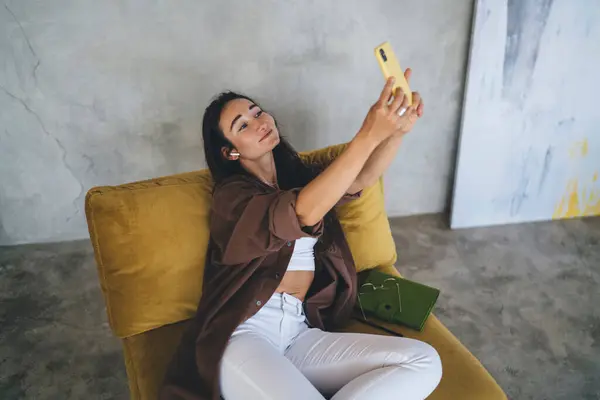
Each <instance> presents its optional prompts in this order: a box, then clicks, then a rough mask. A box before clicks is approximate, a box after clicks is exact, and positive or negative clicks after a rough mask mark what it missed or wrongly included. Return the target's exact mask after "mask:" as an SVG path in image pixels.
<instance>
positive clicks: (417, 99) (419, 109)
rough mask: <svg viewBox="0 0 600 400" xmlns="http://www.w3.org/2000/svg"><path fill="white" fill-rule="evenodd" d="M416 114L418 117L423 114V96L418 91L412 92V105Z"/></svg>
mask: <svg viewBox="0 0 600 400" xmlns="http://www.w3.org/2000/svg"><path fill="white" fill-rule="evenodd" d="M412 106H413V107H414V109H415V112H416V113H417V116H418V117H419V118H420V117H421V116H422V115H423V111H424V104H423V98H422V97H421V94H420V93H419V92H413V105H412Z"/></svg>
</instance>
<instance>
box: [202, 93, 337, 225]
mask: <svg viewBox="0 0 600 400" xmlns="http://www.w3.org/2000/svg"><path fill="white" fill-rule="evenodd" d="M235 99H246V100H248V101H251V102H252V103H254V104H256V105H257V106H259V107H260V105H259V104H258V103H257V102H256V101H254V100H253V99H251V98H250V97H248V96H245V95H243V94H240V93H235V92H232V91H228V92H223V93H221V94H219V95H217V96H216V97H215V98H214V100H213V101H212V102H211V103H210V104H209V105H208V107H206V110H205V111H204V118H203V120H202V139H203V142H204V156H205V158H206V163H207V164H208V169H209V170H210V173H211V175H212V178H213V180H214V182H215V185H218V184H219V183H221V182H222V181H223V180H225V179H227V178H229V177H230V176H232V175H236V174H245V175H248V174H249V172H247V171H246V170H245V169H244V167H242V165H241V163H240V162H239V160H238V161H232V160H227V159H226V158H225V157H223V153H222V151H221V149H222V148H223V147H226V148H229V149H231V148H232V147H233V145H232V143H231V142H230V141H229V140H227V138H226V137H225V135H224V134H223V131H222V130H221V128H220V127H219V121H220V119H221V112H222V111H223V108H224V107H225V105H226V104H227V103H228V102H230V101H232V100H235ZM260 109H261V110H264V108H262V107H260ZM273 119H275V117H273ZM275 126H276V127H277V130H278V131H280V130H279V125H278V124H277V120H275ZM280 132H281V131H280ZM273 158H274V159H275V168H276V169H277V183H278V184H279V187H280V188H281V189H282V190H289V189H293V188H299V187H304V186H306V185H307V184H308V183H309V182H310V181H311V180H313V179H314V178H315V177H316V176H317V175H318V174H319V173H320V172H321V171H322V168H321V167H319V166H317V165H311V164H307V163H305V162H303V161H302V159H301V158H300V156H299V155H298V152H297V151H296V150H294V148H293V147H292V145H291V144H290V143H289V142H288V141H287V140H286V139H285V138H284V137H283V136H281V135H280V141H279V144H278V145H277V146H275V148H274V149H273ZM332 218H334V211H333V210H331V211H329V212H328V213H327V215H326V216H325V224H326V225H328V224H329V223H330V222H331V219H332Z"/></svg>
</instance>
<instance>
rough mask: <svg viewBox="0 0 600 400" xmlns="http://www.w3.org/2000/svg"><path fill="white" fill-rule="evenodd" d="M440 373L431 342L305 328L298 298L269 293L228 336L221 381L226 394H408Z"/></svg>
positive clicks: (315, 398)
mask: <svg viewBox="0 0 600 400" xmlns="http://www.w3.org/2000/svg"><path fill="white" fill-rule="evenodd" d="M441 377H442V364H441V362H440V358H439V356H438V354H437V352H436V351H435V349H434V348H433V347H431V346H430V345H428V344H426V343H424V342H421V341H418V340H414V339H408V338H403V337H394V336H379V335H366V334H360V333H331V332H324V331H322V330H320V329H316V328H309V327H308V325H307V324H306V322H305V316H304V312H303V310H302V303H301V302H300V300H298V299H297V298H295V297H294V296H291V295H289V294H287V293H284V294H278V293H275V294H274V295H273V297H271V299H270V300H269V301H268V302H267V304H265V305H264V306H263V308H261V309H260V310H259V311H258V313H256V314H255V315H254V316H253V317H252V318H250V319H248V320H247V321H246V322H244V323H243V324H241V325H240V326H239V327H238V328H237V329H236V330H235V332H234V333H233V335H232V336H231V339H230V341H229V344H228V345H227V348H226V349H225V353H224V355H223V359H222V362H221V381H220V384H221V393H222V394H223V397H224V398H225V400H254V399H256V400H270V399H272V400H323V399H324V395H326V396H331V395H333V397H332V398H331V399H332V400H350V399H352V400H363V399H369V400H379V399H381V400H385V399H403V400H412V399H424V398H426V397H427V396H428V395H429V394H430V393H431V392H432V391H433V390H434V389H435V387H436V386H437V385H438V383H439V381H440V379H441Z"/></svg>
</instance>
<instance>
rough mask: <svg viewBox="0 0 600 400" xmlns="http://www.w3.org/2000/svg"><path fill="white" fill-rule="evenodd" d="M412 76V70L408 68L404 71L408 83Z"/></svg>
mask: <svg viewBox="0 0 600 400" xmlns="http://www.w3.org/2000/svg"><path fill="white" fill-rule="evenodd" d="M411 75H412V69H410V68H406V69H405V70H404V78H405V79H406V82H408V81H409V80H410V76H411Z"/></svg>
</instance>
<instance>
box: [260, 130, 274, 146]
mask: <svg viewBox="0 0 600 400" xmlns="http://www.w3.org/2000/svg"><path fill="white" fill-rule="evenodd" d="M272 132H273V129H271V130H270V131H269V132H267V133H266V134H265V136H263V137H262V138H261V139H260V140H259V141H258V143H260V142H262V141H263V140H265V139H266V138H267V136H269V135H270V134H271V133H272Z"/></svg>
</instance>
